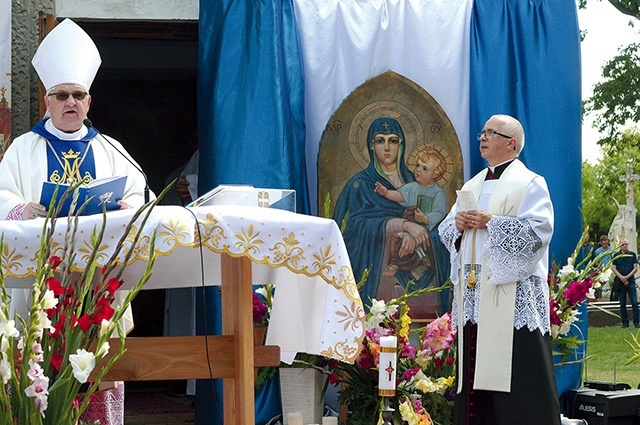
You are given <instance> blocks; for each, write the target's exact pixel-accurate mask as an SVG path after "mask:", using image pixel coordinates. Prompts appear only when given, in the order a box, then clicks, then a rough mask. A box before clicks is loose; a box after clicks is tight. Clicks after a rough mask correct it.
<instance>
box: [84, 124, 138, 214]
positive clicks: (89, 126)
mask: <svg viewBox="0 0 640 425" xmlns="http://www.w3.org/2000/svg"><path fill="white" fill-rule="evenodd" d="M82 123H83V124H84V125H85V126H87V128H93V129H94V130H95V131H96V133H98V135H99V136H100V137H102V140H104V141H105V142H107V143H108V144H109V145H111V147H112V148H113V149H115V150H116V151H117V152H118V153H119V154H120V155H122V156H123V157H124V159H126V160H127V161H129V163H130V164H131V165H133V167H134V168H135V169H136V170H138V171H140V174H142V177H144V203H145V204H147V203H149V179H147V175H146V174H145V173H144V171H142V168H140V166H139V165H138V164H136V163H135V162H133V161H132V160H131V159H129V157H128V156H127V155H125V154H124V153H122V152H121V151H120V149H118V148H117V147H115V145H114V144H113V143H111V142H110V141H109V139H107V138H106V137H104V135H103V134H102V133H100V130H98V129H97V128H95V127H94V126H93V123H92V122H91V120H90V119H89V118H85V119H84V120H83V121H82Z"/></svg>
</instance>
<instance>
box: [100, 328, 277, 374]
mask: <svg viewBox="0 0 640 425" xmlns="http://www.w3.org/2000/svg"><path fill="white" fill-rule="evenodd" d="M234 338H235V337H234V336H232V335H219V336H213V335H210V336H208V337H206V338H205V336H204V335H202V336H173V337H134V338H127V340H126V350H127V351H126V352H125V354H124V356H123V357H122V358H121V359H120V360H119V361H117V362H116V363H115V364H114V365H113V367H112V368H111V370H110V371H109V373H107V375H106V376H105V377H104V379H103V380H104V381H158V380H176V379H209V378H235V377H236V374H237V370H236V367H235V365H234V361H235V360H234V346H235V343H234ZM109 344H110V345H111V349H110V350H109V351H110V353H115V352H117V351H118V349H119V347H120V340H119V339H111V340H110V341H109ZM207 352H208V353H209V355H208V356H207ZM207 357H208V359H209V361H208V362H207ZM254 357H255V366H256V367H259V366H279V365H280V347H278V346H265V345H261V346H256V347H255V348H254ZM105 363H106V361H105V359H103V360H102V362H101V363H99V364H98V366H97V367H96V369H95V371H94V374H93V375H94V376H95V373H96V371H97V370H99V368H100V367H101V364H105ZM209 368H211V372H210V371H209Z"/></svg>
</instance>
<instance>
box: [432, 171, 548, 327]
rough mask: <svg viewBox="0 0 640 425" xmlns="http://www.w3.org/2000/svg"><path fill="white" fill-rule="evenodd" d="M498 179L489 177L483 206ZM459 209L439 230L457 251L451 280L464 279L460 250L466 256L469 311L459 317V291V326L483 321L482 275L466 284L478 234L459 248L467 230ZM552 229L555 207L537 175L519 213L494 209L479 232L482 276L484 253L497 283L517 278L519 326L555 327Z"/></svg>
mask: <svg viewBox="0 0 640 425" xmlns="http://www.w3.org/2000/svg"><path fill="white" fill-rule="evenodd" d="M496 183H497V180H488V181H486V182H485V183H484V186H483V189H482V194H481V196H480V199H479V200H478V208H479V209H480V210H486V209H487V206H488V205H489V198H490V195H491V194H492V193H493V190H494V188H495V185H496ZM457 212H458V210H457V205H454V206H453V208H452V209H451V212H450V213H449V215H448V216H447V217H446V218H445V219H444V221H443V222H442V224H441V225H440V228H439V230H440V236H441V239H442V242H443V243H444V244H445V246H446V247H447V249H448V250H449V252H450V253H451V254H450V255H451V280H452V282H453V284H454V285H458V284H460V282H458V276H459V267H460V263H461V262H460V257H459V256H460V255H463V256H464V257H463V264H464V276H463V279H464V282H462V284H463V285H464V286H463V298H464V305H463V309H462V311H463V315H464V317H462V318H459V317H458V303H459V302H460V300H458V299H457V296H454V300H453V307H452V317H453V324H454V326H458V325H461V326H464V325H465V324H466V323H467V322H471V323H478V311H479V306H480V286H481V282H480V279H478V283H477V284H476V286H475V287H473V288H469V287H468V286H467V285H466V282H467V279H468V277H469V273H470V272H471V267H472V257H473V256H472V249H471V248H472V247H471V245H472V238H471V237H470V236H471V235H469V236H468V237H466V238H463V240H462V246H461V247H460V250H459V251H458V250H456V248H455V244H456V241H457V239H458V238H460V237H461V236H462V234H461V233H460V232H459V231H458V229H457V228H456V225H455V215H456V213H457ZM552 232H553V207H552V205H551V200H550V197H549V192H548V190H547V186H546V183H545V182H544V180H543V179H542V178H536V179H534V180H533V181H532V183H531V184H530V185H529V187H528V188H527V193H526V195H525V196H524V199H523V201H522V204H521V205H520V209H519V211H518V213H517V214H516V216H515V217H506V216H497V215H494V216H493V218H492V219H491V221H489V223H488V224H487V230H478V231H477V232H476V238H475V261H473V263H474V264H473V267H474V268H475V270H476V276H481V268H482V266H481V264H482V262H483V259H484V264H485V265H486V267H487V268H488V270H487V275H488V276H489V277H490V282H491V284H496V285H499V284H504V283H510V282H514V281H515V282H517V286H516V305H515V312H514V315H515V321H514V327H515V328H516V329H522V328H523V327H525V326H527V327H528V329H529V330H530V331H533V330H535V329H539V330H540V331H541V332H543V333H546V332H549V328H550V326H549V288H548V286H547V280H546V279H547V270H548V244H549V241H550V239H551V235H552ZM483 257H484V258H483ZM456 293H457V291H454V294H456Z"/></svg>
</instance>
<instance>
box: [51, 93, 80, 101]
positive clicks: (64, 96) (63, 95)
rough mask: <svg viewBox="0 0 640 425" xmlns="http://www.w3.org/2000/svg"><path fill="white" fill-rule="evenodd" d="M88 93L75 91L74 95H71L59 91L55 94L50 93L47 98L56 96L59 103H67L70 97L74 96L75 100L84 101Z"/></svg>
mask: <svg viewBox="0 0 640 425" xmlns="http://www.w3.org/2000/svg"><path fill="white" fill-rule="evenodd" d="M88 94H89V93H87V92H86V91H74V92H73V93H69V92H66V91H58V92H54V93H49V94H48V95H47V96H55V97H56V100H57V101H58V102H66V101H67V99H69V96H73V98H74V99H75V100H84V99H85V98H86V97H87V95H88Z"/></svg>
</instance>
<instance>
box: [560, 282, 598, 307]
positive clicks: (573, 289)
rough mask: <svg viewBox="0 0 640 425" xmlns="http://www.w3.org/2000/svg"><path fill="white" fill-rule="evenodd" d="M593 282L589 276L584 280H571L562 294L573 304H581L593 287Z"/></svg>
mask: <svg viewBox="0 0 640 425" xmlns="http://www.w3.org/2000/svg"><path fill="white" fill-rule="evenodd" d="M592 283H593V281H592V280H591V279H589V278H587V279H585V280H583V281H582V282H578V281H574V282H571V283H570V284H569V286H568V287H567V289H566V290H565V291H564V293H563V294H562V296H563V297H564V298H566V299H567V301H568V302H569V304H571V305H575V304H579V303H580V302H582V301H583V300H584V299H585V298H586V297H587V293H588V292H589V289H591V285H592Z"/></svg>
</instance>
